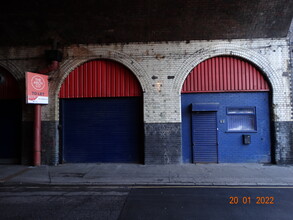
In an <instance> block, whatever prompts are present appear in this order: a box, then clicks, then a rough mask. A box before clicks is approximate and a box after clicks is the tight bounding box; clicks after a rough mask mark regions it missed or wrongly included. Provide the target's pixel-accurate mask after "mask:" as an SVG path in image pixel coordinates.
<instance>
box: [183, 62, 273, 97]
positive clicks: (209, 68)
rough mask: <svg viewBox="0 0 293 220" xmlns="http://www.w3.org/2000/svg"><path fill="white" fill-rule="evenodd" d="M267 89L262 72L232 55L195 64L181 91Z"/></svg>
mask: <svg viewBox="0 0 293 220" xmlns="http://www.w3.org/2000/svg"><path fill="white" fill-rule="evenodd" d="M238 91H239V92H240V91H241V92H251V91H269V86H268V83H267V82H266V80H265V79H264V77H263V76H262V74H261V73H260V72H259V71H258V70H257V69H256V68H255V67H254V66H252V65H251V64H249V63H248V62H245V61H243V60H240V59H236V58H234V57H213V58H211V59H208V60H205V61H203V62H202V63H200V64H199V65H197V66H196V67H195V68H194V69H193V70H192V71H191V72H190V74H189V75H188V76H187V78H186V79H185V82H184V84H183V87H182V93H196V92H238Z"/></svg>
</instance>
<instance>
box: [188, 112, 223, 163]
mask: <svg viewBox="0 0 293 220" xmlns="http://www.w3.org/2000/svg"><path fill="white" fill-rule="evenodd" d="M217 142H218V141H217V112H205V111H198V112H193V113H192V144H193V162H194V163H217V162H218V147H217Z"/></svg>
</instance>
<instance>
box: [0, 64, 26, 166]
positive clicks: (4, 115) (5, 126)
mask: <svg viewBox="0 0 293 220" xmlns="http://www.w3.org/2000/svg"><path fill="white" fill-rule="evenodd" d="M21 113H22V112H21V99H20V92H19V87H18V83H17V81H16V79H15V78H14V77H13V76H12V75H11V73H9V72H8V71H7V70H6V69H4V68H2V67H0V121H1V123H0V132H1V138H0V146H1V147H0V163H1V164H15V163H20V156H21V155H20V152H21Z"/></svg>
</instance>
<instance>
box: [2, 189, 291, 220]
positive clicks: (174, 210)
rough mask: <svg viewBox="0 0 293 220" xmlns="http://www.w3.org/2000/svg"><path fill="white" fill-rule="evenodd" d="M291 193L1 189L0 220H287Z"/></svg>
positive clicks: (282, 191) (194, 190)
mask: <svg viewBox="0 0 293 220" xmlns="http://www.w3.org/2000/svg"><path fill="white" fill-rule="evenodd" d="M292 216H293V187H278V186H274V187H253V186H251V187H239V186H237V187H236V186H235V187H221V186H214V187H211V186H196V187H192V186H136V187H131V186H129V187H125V186H123V187H122V186H121V187H119V186H105V187H103V186H82V187H74V186H63V187H60V186H59V187H53V186H51V187H45V186H43V187H39V186H26V187H24V186H22V187H20V186H1V187H0V219H1V220H4V219H42V220H43V219H54V220H57V219H103V220H106V219H110V220H112V219H113V220H116V219H120V220H124V219H125V220H126V219H127V220H132V219H135V220H136V219H147V220H149V219H150V220H155V219H159V220H164V219H168V220H171V219H180V220H181V219H183V220H185V219H193V220H194V219H196V220H198V219H199V220H201V219H203V220H206V219H217V220H218V219H225V220H226V219H240V220H242V219H249V220H253V219H257V220H260V219H274V220H276V219H278V220H282V219H284V220H285V219H286V220H287V219H292Z"/></svg>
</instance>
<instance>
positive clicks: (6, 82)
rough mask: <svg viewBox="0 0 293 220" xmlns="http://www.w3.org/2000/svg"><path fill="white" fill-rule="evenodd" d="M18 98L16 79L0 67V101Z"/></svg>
mask: <svg viewBox="0 0 293 220" xmlns="http://www.w3.org/2000/svg"><path fill="white" fill-rule="evenodd" d="M17 98H20V94H19V88H18V84H17V81H16V79H15V78H14V77H13V76H12V75H11V74H10V73H9V72H8V71H7V70H5V69H4V68H1V67H0V99H17Z"/></svg>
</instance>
